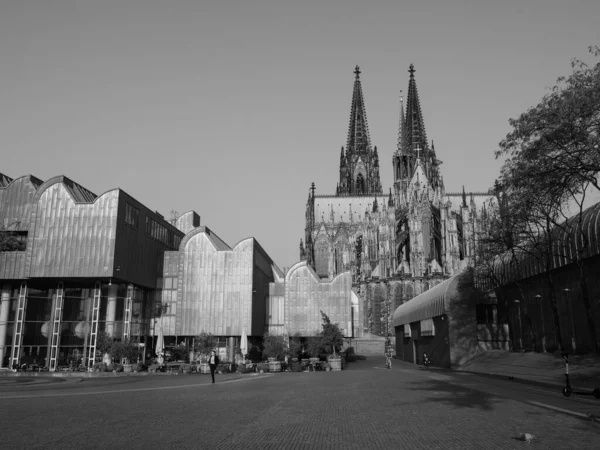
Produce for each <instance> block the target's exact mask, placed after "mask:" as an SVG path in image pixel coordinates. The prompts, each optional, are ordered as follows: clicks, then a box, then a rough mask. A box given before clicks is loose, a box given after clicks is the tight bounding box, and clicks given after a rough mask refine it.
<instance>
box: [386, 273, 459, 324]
mask: <svg viewBox="0 0 600 450" xmlns="http://www.w3.org/2000/svg"><path fill="white" fill-rule="evenodd" d="M460 276H461V274H457V275H454V276H453V277H452V278H448V279H447V280H446V281H442V282H441V283H440V284H438V285H436V286H434V287H432V288H431V289H429V290H428V291H425V292H423V293H422V294H419V295H417V296H416V297H415V298H413V299H411V300H409V301H407V302H406V303H404V304H402V305H400V306H398V308H396V311H394V318H393V324H394V327H399V326H400V325H404V324H405V323H412V322H419V321H421V320H425V319H431V318H432V317H437V316H441V315H442V314H445V313H446V312H447V310H448V305H449V303H450V300H451V299H452V297H453V296H454V295H455V293H456V287H457V285H458V277H460Z"/></svg>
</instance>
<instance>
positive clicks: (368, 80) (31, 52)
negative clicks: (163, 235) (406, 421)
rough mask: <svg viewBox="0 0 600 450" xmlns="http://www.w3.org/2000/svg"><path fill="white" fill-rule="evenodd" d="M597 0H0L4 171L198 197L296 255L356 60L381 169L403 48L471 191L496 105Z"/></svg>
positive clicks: (455, 183) (532, 88)
mask: <svg viewBox="0 0 600 450" xmlns="http://www.w3.org/2000/svg"><path fill="white" fill-rule="evenodd" d="M599 17H600V1H597V0H589V1H584V0H571V1H564V0H561V1H556V0H503V1H493V0H487V1H484V0H479V1H475V0H473V1H455V0H440V1H423V0H421V1H418V2H402V1H398V0H394V1H385V2H384V1H373V0H371V1H365V0H362V1H355V0H339V1H326V0H320V1H313V0H303V1H286V0H273V1H259V0H254V1H252V0H246V1H227V0H219V1H209V0H194V1H176V0H169V1H160V2H159V1H151V0H136V1H134V0H130V1H129V0H119V1H108V0H103V1H84V0H81V1H75V0H72V1H60V0H39V1H28V0H0V158H1V159H0V162H1V163H0V172H2V173H5V174H6V175H9V176H11V177H13V178H15V177H18V176H21V175H25V174H33V175H35V176H37V177H38V178H41V179H43V180H46V179H48V178H50V177H53V176H56V175H66V176H68V177H70V178H72V179H73V180H75V181H77V182H79V183H81V184H82V185H84V186H85V187H87V188H88V189H90V190H92V191H93V192H95V193H96V194H101V193H103V192H105V191H107V190H110V189H113V188H116V187H120V188H122V189H123V190H125V191H126V192H127V193H129V194H131V195H132V196H134V197H135V198H137V199H138V200H139V201H141V202H142V203H143V204H145V205H147V206H148V207H150V208H152V209H155V210H158V211H159V212H161V213H162V214H163V215H164V216H165V217H167V218H168V217H170V215H171V211H172V210H175V211H177V212H179V213H183V212H185V211H188V210H191V209H194V210H196V211H197V212H198V213H199V214H200V216H201V221H202V224H203V225H206V226H208V227H209V228H211V229H212V230H213V231H214V232H216V233H217V234H218V235H219V236H220V237H221V238H222V239H224V240H225V241H226V242H227V243H228V244H230V245H234V244H235V243H237V242H238V241H239V240H241V239H244V238H246V237H249V236H254V237H256V238H257V240H258V241H259V242H260V243H261V245H262V246H263V247H264V248H265V250H266V251H267V252H268V253H269V254H270V255H271V256H272V257H273V259H274V260H275V262H276V263H277V264H278V265H279V266H280V267H288V266H290V265H291V264H293V263H294V262H296V261H297V260H298V257H299V254H298V245H299V242H300V239H301V238H303V237H304V220H305V218H304V213H305V205H306V199H307V196H308V189H309V186H310V183H311V182H313V181H314V182H315V184H316V186H317V194H333V193H335V186H336V183H337V181H338V177H339V170H338V169H339V155H340V147H341V146H342V145H345V144H346V135H347V127H348V120H349V114H350V100H351V95H352V86H353V82H354V74H353V70H354V66H355V65H357V64H358V65H360V68H361V70H362V75H361V80H362V85H363V93H364V97H365V104H366V109H367V118H368V123H369V129H370V134H371V139H372V144H374V145H377V147H378V150H379V157H380V165H381V181H382V185H383V187H384V190H385V192H387V191H388V189H389V187H391V184H392V167H391V160H392V154H393V152H394V149H395V146H396V139H397V132H398V131H397V128H398V115H399V105H398V98H399V95H400V90H404V91H405V92H406V90H407V87H408V73H407V70H408V66H409V64H410V63H413V64H414V65H415V68H416V73H415V77H416V81H417V86H418V89H419V95H420V100H421V106H422V108H423V115H424V120H425V126H426V130H427V135H428V138H429V139H430V140H431V139H433V140H434V141H435V147H436V152H437V155H438V158H440V159H441V160H442V161H443V162H444V163H443V165H442V168H441V170H442V174H443V176H444V182H445V185H446V190H447V191H449V192H450V191H459V190H461V189H462V186H463V185H465V188H466V189H467V190H471V191H485V190H487V189H488V188H489V187H490V186H491V184H492V183H493V180H494V179H495V177H496V176H497V175H498V169H499V167H500V162H498V161H495V160H494V156H493V151H494V150H495V149H496V147H497V144H498V142H499V141H500V140H501V139H502V138H503V137H504V136H505V134H506V133H507V132H508V131H509V126H508V119H509V118H510V117H516V116H518V115H519V114H520V113H521V112H524V111H525V110H526V109H527V108H528V107H530V106H533V105H534V104H536V103H537V102H538V100H539V99H540V98H541V96H542V95H543V94H544V92H545V89H546V88H547V87H548V86H551V85H553V84H554V82H555V80H556V78H557V77H558V76H560V75H567V74H568V73H569V72H570V60H571V58H573V57H578V58H581V59H584V60H588V61H589V55H588V53H587V47H588V46H589V45H598V44H600V39H599V32H598V18H599Z"/></svg>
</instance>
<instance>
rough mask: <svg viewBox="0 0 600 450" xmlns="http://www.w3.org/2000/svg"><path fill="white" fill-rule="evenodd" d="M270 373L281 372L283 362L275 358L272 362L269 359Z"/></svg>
mask: <svg viewBox="0 0 600 450" xmlns="http://www.w3.org/2000/svg"><path fill="white" fill-rule="evenodd" d="M269 372H281V361H277V360H275V358H273V361H271V358H269Z"/></svg>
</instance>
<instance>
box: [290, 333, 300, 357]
mask: <svg viewBox="0 0 600 450" xmlns="http://www.w3.org/2000/svg"><path fill="white" fill-rule="evenodd" d="M287 353H288V356H290V357H291V358H300V354H301V353H302V337H301V336H300V333H296V334H294V336H292V337H291V338H290V343H289V346H288V350H287Z"/></svg>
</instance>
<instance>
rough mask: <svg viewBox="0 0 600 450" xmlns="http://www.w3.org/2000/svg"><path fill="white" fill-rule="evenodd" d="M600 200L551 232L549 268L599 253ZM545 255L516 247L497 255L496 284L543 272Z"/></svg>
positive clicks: (544, 269) (507, 282)
mask: <svg viewBox="0 0 600 450" xmlns="http://www.w3.org/2000/svg"><path fill="white" fill-rule="evenodd" d="M599 233H600V203H596V204H595V205H593V206H590V207H589V208H587V209H586V210H584V211H583V212H582V213H581V215H580V214H577V215H575V216H573V217H571V218H569V219H568V220H566V221H565V222H564V223H563V224H561V225H559V226H556V227H555V228H554V229H553V231H552V233H551V234H552V241H553V242H552V246H553V248H552V255H551V257H552V269H557V268H559V267H563V266H566V265H568V264H573V263H575V262H576V261H578V260H580V259H586V258H590V257H592V256H596V255H599V254H600V235H599ZM544 263H545V255H544V254H543V253H542V252H539V254H538V255H536V254H535V253H533V252H531V253H530V252H527V251H526V250H523V249H519V250H518V251H516V252H515V255H514V257H513V254H512V253H505V254H504V255H500V256H499V258H498V262H497V263H496V264H495V266H496V269H495V271H496V276H497V278H498V280H499V281H500V284H501V285H502V284H509V283H512V282H514V281H516V280H521V279H525V278H530V277H533V276H535V275H539V274H541V273H544V272H545V271H546V267H545V264H544Z"/></svg>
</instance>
